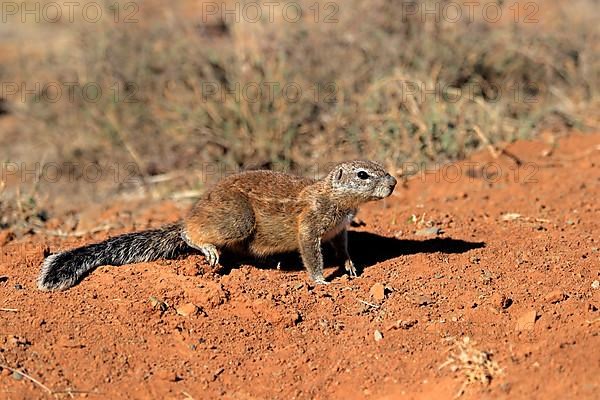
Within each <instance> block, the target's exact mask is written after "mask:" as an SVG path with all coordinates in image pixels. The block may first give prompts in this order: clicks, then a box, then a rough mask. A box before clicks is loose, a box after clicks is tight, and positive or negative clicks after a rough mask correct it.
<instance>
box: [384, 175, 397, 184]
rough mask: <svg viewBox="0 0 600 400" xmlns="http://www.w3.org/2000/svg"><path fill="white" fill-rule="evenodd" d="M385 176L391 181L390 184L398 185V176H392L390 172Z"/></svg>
mask: <svg viewBox="0 0 600 400" xmlns="http://www.w3.org/2000/svg"><path fill="white" fill-rule="evenodd" d="M385 177H386V178H387V180H388V181H389V183H390V186H396V183H398V181H397V180H396V178H394V177H393V176H391V175H390V174H386V175H385Z"/></svg>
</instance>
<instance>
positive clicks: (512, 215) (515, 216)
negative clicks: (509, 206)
mask: <svg viewBox="0 0 600 400" xmlns="http://www.w3.org/2000/svg"><path fill="white" fill-rule="evenodd" d="M519 218H521V214H518V213H506V214H502V216H501V217H500V219H502V221H514V220H516V219H519Z"/></svg>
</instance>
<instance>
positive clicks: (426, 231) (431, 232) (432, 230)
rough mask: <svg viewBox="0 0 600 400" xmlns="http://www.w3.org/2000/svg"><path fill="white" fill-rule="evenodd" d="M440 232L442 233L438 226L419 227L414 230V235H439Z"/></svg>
mask: <svg viewBox="0 0 600 400" xmlns="http://www.w3.org/2000/svg"><path fill="white" fill-rule="evenodd" d="M440 233H442V230H441V229H440V228H438V227H437V226H434V227H431V228H424V229H419V230H418V231H416V232H415V235H417V236H435V235H439V234H440Z"/></svg>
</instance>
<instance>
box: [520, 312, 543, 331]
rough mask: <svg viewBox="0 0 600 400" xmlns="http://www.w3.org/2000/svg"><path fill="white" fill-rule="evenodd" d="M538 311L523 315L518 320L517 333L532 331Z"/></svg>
mask: <svg viewBox="0 0 600 400" xmlns="http://www.w3.org/2000/svg"><path fill="white" fill-rule="evenodd" d="M537 316H538V315H537V311H535V310H530V311H527V312H525V313H524V314H522V315H521V316H520V317H519V319H518V320H517V326H516V329H517V331H531V330H533V326H534V325H535V320H536V319H537Z"/></svg>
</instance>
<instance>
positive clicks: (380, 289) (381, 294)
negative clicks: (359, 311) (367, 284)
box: [369, 283, 385, 301]
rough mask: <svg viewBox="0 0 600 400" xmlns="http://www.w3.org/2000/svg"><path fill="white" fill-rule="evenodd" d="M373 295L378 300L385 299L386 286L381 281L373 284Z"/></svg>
mask: <svg viewBox="0 0 600 400" xmlns="http://www.w3.org/2000/svg"><path fill="white" fill-rule="evenodd" d="M369 292H370V293H371V297H372V298H373V299H375V300H377V301H382V300H383V299H385V286H384V285H383V284H381V283H376V284H374V285H373V286H371V290H370V291H369Z"/></svg>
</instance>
